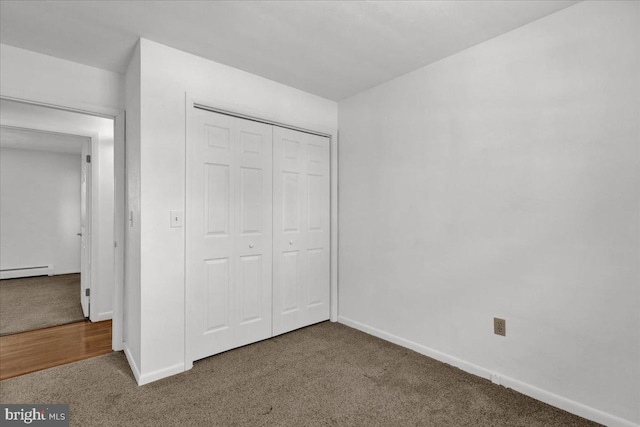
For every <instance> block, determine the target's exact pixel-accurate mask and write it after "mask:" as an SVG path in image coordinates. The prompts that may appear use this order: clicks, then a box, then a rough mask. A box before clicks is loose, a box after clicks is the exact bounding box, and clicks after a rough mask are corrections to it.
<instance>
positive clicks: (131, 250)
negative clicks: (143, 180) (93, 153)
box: [123, 44, 142, 379]
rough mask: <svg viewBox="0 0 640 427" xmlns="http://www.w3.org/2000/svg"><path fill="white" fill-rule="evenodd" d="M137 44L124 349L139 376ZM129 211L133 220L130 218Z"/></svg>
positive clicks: (129, 83) (130, 119)
mask: <svg viewBox="0 0 640 427" xmlns="http://www.w3.org/2000/svg"><path fill="white" fill-rule="evenodd" d="M140 77H141V75H140V44H138V45H137V46H136V50H135V52H134V54H133V56H132V58H131V61H130V62H129V66H128V67H127V74H126V94H127V96H126V111H127V118H126V122H127V123H126V140H127V143H126V147H125V149H126V155H125V160H126V183H125V185H126V191H125V193H126V197H127V201H126V207H125V211H126V212H127V215H126V217H127V221H126V222H125V229H126V232H125V262H124V268H125V271H124V283H125V285H124V307H123V308H124V310H123V323H124V327H123V335H124V336H123V341H124V350H125V354H126V355H127V359H128V360H129V364H130V365H131V369H132V370H133V372H134V373H135V376H136V379H138V378H139V377H140V369H139V366H140V344H141V332H142V330H141V323H140V317H141V307H142V306H141V293H140V292H141V286H140V256H141V250H140V126H141V123H140V93H141V92H140ZM129 212H130V213H131V215H132V216H131V218H132V221H129V220H128V218H129Z"/></svg>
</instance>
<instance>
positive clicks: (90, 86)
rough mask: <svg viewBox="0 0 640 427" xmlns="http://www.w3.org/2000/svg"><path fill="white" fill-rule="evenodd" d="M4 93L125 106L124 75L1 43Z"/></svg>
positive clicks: (90, 106)
mask: <svg viewBox="0 0 640 427" xmlns="http://www.w3.org/2000/svg"><path fill="white" fill-rule="evenodd" d="M0 75H2V79H0V94H1V95H2V96H4V97H11V98H18V99H24V100H29V101H38V102H42V103H47V104H54V105H62V106H65V107H70V108H77V109H80V110H87V111H92V112H98V113H103V114H110V115H114V116H115V115H116V114H117V113H118V112H119V111H121V110H122V108H123V107H124V76H122V75H121V74H118V73H114V72H111V71H106V70H101V69H99V68H94V67H89V66H87V65H82V64H78V63H75V62H71V61H66V60H63V59H60V58H55V57H53V56H48V55H43V54H40V53H36V52H32V51H29V50H25V49H20V48H17V47H13V46H8V45H5V44H0Z"/></svg>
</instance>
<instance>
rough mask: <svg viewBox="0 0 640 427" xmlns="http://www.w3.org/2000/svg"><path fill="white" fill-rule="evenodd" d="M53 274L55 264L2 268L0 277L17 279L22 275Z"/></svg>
mask: <svg viewBox="0 0 640 427" xmlns="http://www.w3.org/2000/svg"><path fill="white" fill-rule="evenodd" d="M33 276H53V266H52V265H43V266H38V267H22V268H7V269H4V270H0V279H17V278H20V277H33Z"/></svg>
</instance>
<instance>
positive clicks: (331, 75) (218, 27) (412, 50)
mask: <svg viewBox="0 0 640 427" xmlns="http://www.w3.org/2000/svg"><path fill="white" fill-rule="evenodd" d="M575 3H576V1H573V0H566V1H565V0H555V1H550V0H524V1H519V0H504V1H483V0H480V1H370V2H365V1H168V0H165V1H151V0H148V1H147V0H145V1H75V0H71V1H56V0H54V1H36V0H34V1H7V0H3V1H2V2H0V41H1V42H2V43H4V44H8V45H11V46H15V47H19V48H23V49H27V50H32V51H36V52H40V53H44V54H47V55H52V56H56V57H59V58H63V59H67V60H70V61H74V62H79V63H82V64H86V65H90V66H94V67H98V68H103V69H107V70H111V71H116V72H119V73H123V72H124V71H125V69H126V66H127V63H128V61H129V58H130V56H131V53H132V51H133V47H134V46H135V43H136V41H137V40H138V38H139V37H143V38H147V39H149V40H153V41H155V42H158V43H162V44H165V45H168V46H171V47H174V48H177V49H180V50H183V51H186V52H190V53H193V54H195V55H198V56H202V57H205V58H208V59H211V60H213V61H216V62H220V63H223V64H226V65H229V66H232V67H235V68H239V69H241V70H245V71H248V72H250V73H253V74H257V75H260V76H263V77H266V78H269V79H271V80H275V81H277V82H280V83H283V84H286V85H288V86H292V87H295V88H298V89H301V90H304V91H306V92H310V93H313V94H316V95H319V96H322V97H324V98H328V99H332V100H336V101H338V100H341V99H344V98H347V97H349V96H351V95H354V94H356V93H358V92H361V91H363V90H366V89H368V88H370V87H373V86H376V85H378V84H380V83H383V82H385V81H388V80H390V79H393V78H395V77H398V76H400V75H402V74H405V73H408V72H410V71H412V70H415V69H417V68H420V67H422V66H424V65H427V64H430V63H433V62H435V61H438V60H440V59H442V58H445V57H447V56H450V55H453V54H455V53H456V52H459V51H461V50H463V49H466V48H468V47H471V46H473V45H476V44H478V43H481V42H483V41H486V40H488V39H491V38H493V37H496V36H498V35H500V34H503V33H506V32H508V31H511V30H513V29H515V28H518V27H520V26H522V25H525V24H527V23H529V22H532V21H534V20H536V19H539V18H541V17H544V16H546V15H549V14H551V13H554V12H556V11H558V10H561V9H564V8H566V7H568V6H571V5H572V4H575Z"/></svg>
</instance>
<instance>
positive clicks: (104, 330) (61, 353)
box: [0, 320, 112, 380]
mask: <svg viewBox="0 0 640 427" xmlns="http://www.w3.org/2000/svg"><path fill="white" fill-rule="evenodd" d="M111 351H112V350H111V320H106V321H104V322H96V323H92V322H89V321H85V322H78V323H70V324H68V325H62V326H54V327H51V328H46V329H38V330H35V331H29V332H23V333H20V334H14V335H6V336H3V337H0V380H4V379H7V378H12V377H17V376H18V375H24V374H28V373H29V372H35V371H40V370H42V369H47V368H52V367H54V366H58V365H64V364H66V363H70V362H75V361H78V360H83V359H88V358H90V357H95V356H100V355H102V354H107V353H111Z"/></svg>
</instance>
